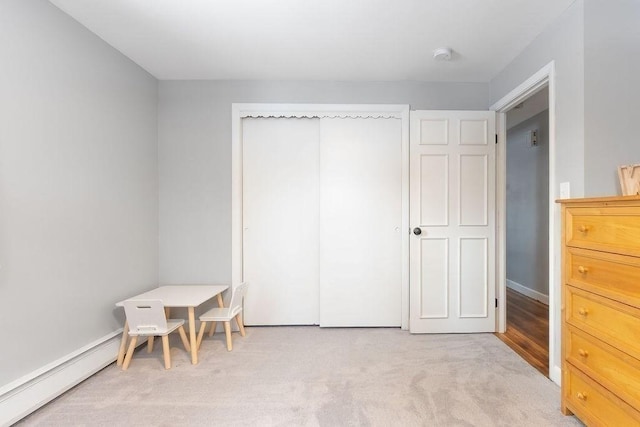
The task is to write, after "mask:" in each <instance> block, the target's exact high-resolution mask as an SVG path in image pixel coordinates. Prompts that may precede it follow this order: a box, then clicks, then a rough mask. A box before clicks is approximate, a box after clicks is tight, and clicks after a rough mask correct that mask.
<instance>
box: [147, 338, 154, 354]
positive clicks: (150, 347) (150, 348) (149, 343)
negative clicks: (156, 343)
mask: <svg viewBox="0 0 640 427" xmlns="http://www.w3.org/2000/svg"><path fill="white" fill-rule="evenodd" d="M153 338H154V337H149V338H147V353H151V352H152V351H153Z"/></svg>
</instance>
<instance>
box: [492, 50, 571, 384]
mask: <svg viewBox="0 0 640 427" xmlns="http://www.w3.org/2000/svg"><path fill="white" fill-rule="evenodd" d="M545 86H547V87H548V90H549V378H550V379H551V380H552V381H553V382H555V383H556V384H558V385H560V380H561V368H560V366H561V361H560V357H559V356H558V357H556V352H557V350H558V349H559V345H560V344H559V343H560V328H559V325H560V281H561V278H560V265H561V260H560V231H559V230H560V208H559V207H558V206H557V204H556V203H555V198H556V197H555V194H556V191H555V188H556V185H557V184H556V81H555V62H554V61H551V62H549V63H548V64H547V65H545V66H544V67H542V68H541V69H540V70H538V71H537V72H536V73H535V74H533V75H532V76H531V77H529V78H528V79H527V80H525V81H524V82H523V83H521V84H520V85H519V86H517V87H516V88H515V89H513V90H512V91H511V92H509V93H508V94H507V95H505V96H504V97H502V98H501V99H500V100H499V101H497V102H496V103H495V104H493V105H492V106H491V107H489V109H490V110H493V111H495V112H496V113H497V114H496V121H497V123H496V129H497V132H498V142H499V143H498V146H497V147H496V148H497V154H496V167H497V176H496V185H497V188H496V205H497V206H496V208H497V230H498V232H497V239H496V244H497V254H496V255H497V256H496V261H497V266H496V277H497V289H496V295H497V297H498V313H497V314H498V315H497V316H496V321H497V330H498V332H500V333H504V332H505V330H506V324H507V300H506V292H507V291H506V288H507V285H506V189H507V182H506V176H507V168H506V165H507V158H506V148H507V146H506V144H507V128H506V112H507V111H508V110H510V109H512V108H513V107H515V106H516V105H518V104H519V103H521V102H523V101H524V100H525V99H526V98H528V97H529V96H531V95H533V94H534V93H536V92H537V91H539V90H540V89H542V88H544V87H545Z"/></svg>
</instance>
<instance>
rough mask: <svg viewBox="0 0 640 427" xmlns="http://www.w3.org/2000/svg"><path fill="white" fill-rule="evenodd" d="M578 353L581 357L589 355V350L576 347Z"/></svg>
mask: <svg viewBox="0 0 640 427" xmlns="http://www.w3.org/2000/svg"><path fill="white" fill-rule="evenodd" d="M578 354H579V355H580V356H582V357H589V352H588V351H587V350H584V349H581V348H580V349H578Z"/></svg>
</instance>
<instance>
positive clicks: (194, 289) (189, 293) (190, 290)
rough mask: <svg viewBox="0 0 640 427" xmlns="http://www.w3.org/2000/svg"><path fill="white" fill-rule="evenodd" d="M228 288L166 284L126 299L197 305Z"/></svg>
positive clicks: (165, 303)
mask: <svg viewBox="0 0 640 427" xmlns="http://www.w3.org/2000/svg"><path fill="white" fill-rule="evenodd" d="M228 288H229V286H228V285H166V286H160V287H158V288H155V289H152V290H150V291H147V292H144V293H141V294H140V295H135V296H132V297H130V298H127V299H159V300H162V304H164V305H165V306H166V307H197V306H199V305H200V304H202V303H203V302H205V301H207V300H209V299H211V298H213V297H215V296H216V295H218V294H219V293H221V292H224V291H225V290H227V289H228ZM123 302H124V300H123V301H119V302H117V303H116V306H118V307H122V303H123Z"/></svg>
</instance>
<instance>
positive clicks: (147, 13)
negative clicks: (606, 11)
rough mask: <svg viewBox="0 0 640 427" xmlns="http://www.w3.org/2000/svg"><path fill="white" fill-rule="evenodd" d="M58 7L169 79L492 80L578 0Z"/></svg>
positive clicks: (90, 1) (81, 0) (200, 1)
mask: <svg viewBox="0 0 640 427" xmlns="http://www.w3.org/2000/svg"><path fill="white" fill-rule="evenodd" d="M50 1H51V3H53V4H54V5H56V6H58V7H59V8H60V9H62V10H63V11H65V12H66V13H68V14H69V15H71V16H72V17H73V18H75V19H76V20H78V21H79V22H80V23H82V24H83V25H84V26H86V27H87V28H88V29H89V30H91V31H92V32H94V33H95V34H97V35H98V36H100V37H101V38H102V39H104V40H105V41H106V42H107V43H109V44H110V45H112V46H113V47H115V48H116V49H118V50H119V51H121V52H122V53H123V54H125V55H126V56H128V57H129V58H131V59H132V60H133V61H135V62H136V63H138V64H139V65H140V66H142V67H143V68H144V69H145V70H147V71H148V72H150V73H151V74H153V75H154V76H155V77H157V78H158V79H163V80H164V79H256V80H262V79H267V80H350V81H399V80H416V81H464V82H487V81H489V80H490V79H491V78H493V77H494V76H495V75H496V74H497V73H498V72H499V71H500V70H502V69H503V68H504V67H505V66H506V65H507V64H509V62H510V61H511V60H513V59H514V58H515V57H516V56H517V55H518V54H519V53H520V52H521V51H522V50H523V49H524V48H525V47H526V46H527V45H528V44H529V43H530V42H531V41H532V40H533V39H534V38H535V37H536V36H537V35H538V34H540V33H541V32H542V31H543V29H544V28H545V27H546V26H547V25H548V24H550V23H551V22H552V21H553V20H554V19H555V18H556V17H557V16H559V15H560V14H561V13H562V12H563V11H564V10H565V9H566V8H567V7H568V6H569V5H570V4H571V3H572V2H573V1H574V0H535V1H533V0H50ZM442 46H448V47H451V48H452V49H453V50H454V57H453V59H452V60H451V61H450V62H443V61H434V60H433V59H432V52H433V50H434V49H436V48H438V47H442Z"/></svg>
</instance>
